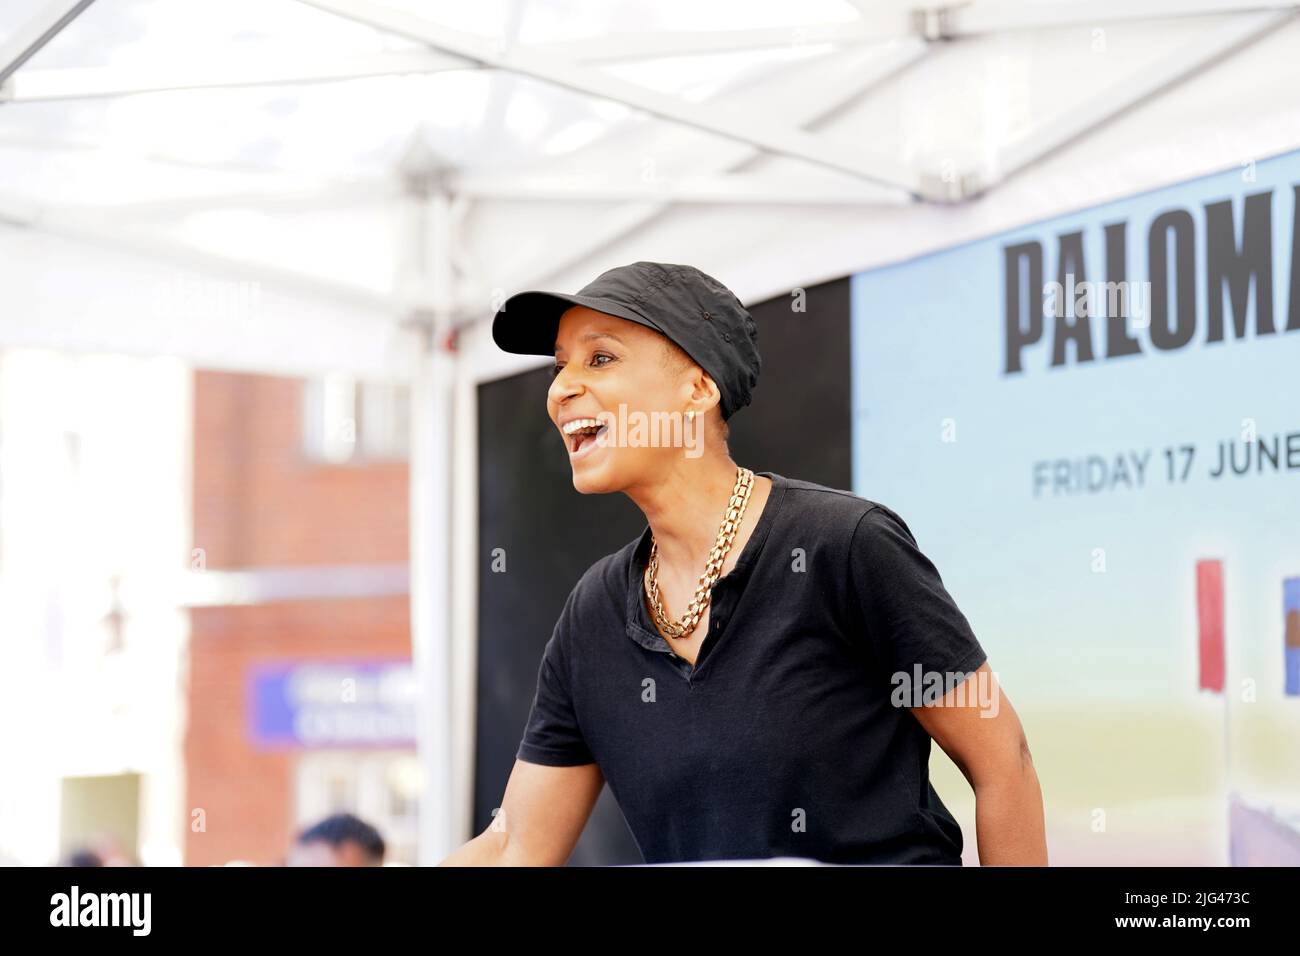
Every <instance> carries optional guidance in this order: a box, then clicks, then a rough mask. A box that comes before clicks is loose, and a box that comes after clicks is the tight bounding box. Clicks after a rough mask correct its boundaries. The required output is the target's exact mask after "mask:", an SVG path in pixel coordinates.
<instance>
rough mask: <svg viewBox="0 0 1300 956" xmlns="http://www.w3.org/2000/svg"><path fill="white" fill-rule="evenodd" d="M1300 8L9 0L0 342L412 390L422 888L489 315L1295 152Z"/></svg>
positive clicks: (464, 605) (804, 281)
mask: <svg viewBox="0 0 1300 956" xmlns="http://www.w3.org/2000/svg"><path fill="white" fill-rule="evenodd" d="M1298 9H1300V2H1264V0H1255V2H1251V0H1147V2H1144V3H1118V2H1113V0H1095V2H1030V0H1025V2H1016V3H993V2H982V0H980V2H974V3H958V4H953V5H950V6H939V7H934V8H929V9H926V10H917V9H913V5H912V4H909V3H906V2H889V3H885V2H871V0H853V2H848V0H810V2H808V3H804V4H800V5H798V6H797V7H795V6H792V5H790V4H783V3H777V2H753V0H750V2H745V3H740V2H726V3H721V2H716V3H699V2H698V0H694V2H685V0H658V2H656V3H653V4H650V3H641V2H628V3H621V4H617V5H613V4H601V3H598V2H595V0H550V2H534V3H529V4H525V3H523V2H522V0H491V2H490V0H484V2H480V3H475V4H457V3H451V2H421V0H225V2H221V0H169V2H164V0H98V2H94V3H92V2H90V0H9V2H7V3H6V4H5V5H4V6H3V8H0V348H4V347H9V346H43V347H50V348H57V349H66V350H73V351H111V352H124V353H131V354H141V355H152V354H168V355H175V356H180V357H182V358H184V359H187V360H189V361H192V362H193V363H194V364H196V365H199V366H203V367H211V368H222V369H232V370H243V371H254V372H271V373H277V374H304V375H305V374H313V373H319V372H325V371H342V372H348V373H352V374H355V375H358V376H363V377H369V378H381V379H397V380H404V381H408V382H409V383H410V384H411V386H412V395H413V401H414V403H415V407H414V411H415V414H414V415H413V416H412V418H413V423H414V424H413V442H412V468H411V495H412V510H411V514H412V538H411V541H412V555H411V582H412V583H411V599H412V617H413V619H412V641H413V646H414V649H415V658H416V662H417V667H418V669H419V672H420V675H421V680H422V683H423V690H424V692H423V693H422V695H421V696H422V700H423V702H424V705H425V706H426V707H428V708H429V710H428V711H427V712H426V713H425V714H424V715H423V716H424V719H423V720H422V727H424V728H427V729H428V730H429V733H428V734H427V735H426V736H425V737H424V738H423V739H422V740H421V745H420V746H421V759H422V763H423V765H424V767H425V774H426V781H425V782H426V789H425V793H426V795H427V798H428V800H427V803H426V805H425V806H424V808H423V813H422V819H423V821H425V824H426V828H425V832H424V833H423V835H422V847H421V849H422V854H421V855H422V858H423V859H425V860H429V861H432V860H436V859H439V858H440V857H441V856H442V855H444V854H445V853H446V852H448V851H449V850H450V849H451V848H452V847H453V846H454V845H456V844H457V843H459V842H460V841H461V840H463V839H464V838H465V837H466V836H467V832H466V826H467V825H468V820H469V805H470V794H469V790H468V788H469V781H470V780H471V779H472V774H471V773H470V772H469V771H470V759H471V758H470V755H471V753H472V746H471V742H470V741H468V740H465V739H463V738H460V737H453V735H452V734H451V732H450V728H451V727H453V726H457V727H461V728H464V727H472V726H473V722H472V707H473V700H472V693H471V689H472V687H473V686H474V681H473V673H474V666H475V661H474V653H473V652H474V643H475V641H474V634H475V630H474V602H475V596H476V583H475V581H474V579H473V575H474V569H475V568H476V567H477V564H478V562H477V559H476V549H477V543H476V541H475V527H474V510H475V509H474V489H475V487H476V476H475V473H474V468H475V458H476V456H475V454H474V447H475V442H476V428H475V409H474V398H475V386H476V385H477V383H479V382H481V381H484V380H488V379H491V378H494V377H498V376H501V375H504V374H509V373H512V372H514V371H518V370H522V369H525V368H530V367H534V366H536V365H537V364H538V363H539V362H540V361H544V360H540V359H537V358H535V357H533V358H530V357H525V356H511V355H505V354H503V353H501V352H500V351H499V350H497V349H496V348H495V347H494V346H493V344H492V342H491V339H490V336H489V334H488V322H489V320H490V317H491V315H492V313H493V311H494V308H495V306H496V305H498V304H499V303H500V302H501V301H502V300H503V299H504V298H505V296H507V295H509V294H510V293H512V292H515V291H518V290H520V289H524V288H537V287H546V288H556V289H568V290H576V289H577V288H578V287H580V286H581V285H583V284H585V283H586V282H587V281H589V280H590V279H591V278H593V277H594V276H595V275H597V274H598V273H599V272H601V271H603V270H604V269H606V268H609V267H611V266H614V265H618V264H621V263H624V262H629V261H633V260H635V259H655V260H661V261H673V262H690V263H693V264H695V265H698V266H699V267H701V268H703V269H704V270H705V271H707V272H709V273H711V274H714V275H716V276H718V277H719V278H721V279H722V280H723V281H724V282H726V283H727V284H728V285H729V286H731V288H733V289H734V290H735V291H736V292H737V294H738V295H740V296H741V298H742V299H744V300H745V301H759V300H762V299H765V298H768V297H771V296H773V295H781V294H788V293H789V292H790V291H791V290H792V289H797V288H801V287H806V286H808V285H811V284H815V283H817V282H820V281H823V280H826V279H831V278H836V277H839V276H843V275H845V274H848V273H852V272H855V271H858V270H861V269H863V268H867V267H870V266H875V265H881V264H884V263H887V262H890V261H897V260H899V259H902V258H907V257H910V256H913V255H917V254H920V253H923V252H926V251H928V250H931V249H935V248H939V247H944V246H949V245H953V244H956V243H958V242H961V241H964V240H967V239H971V238H975V237H978V236H981V235H986V234H988V233H991V232H995V231H998V230H1000V229H1003V228H1006V227H1008V226H1011V225H1014V224H1017V223H1022V222H1026V221H1030V220H1033V219H1039V218H1044V217H1047V216H1050V215H1053V214H1055V213H1059V212H1062V211H1065V210H1069V209H1073V208H1079V207H1085V206H1089V205H1093V204H1096V203H1098V202H1101V201H1104V200H1107V199H1110V198H1114V197H1118V196H1123V195H1126V194H1130V193H1134V192H1138V191H1141V190H1144V189H1148V188H1151V187H1155V186H1158V185H1163V184H1167V183H1170V182H1174V181H1177V180H1180V179H1186V178H1190V177H1194V176H1197V175H1201V174H1204V173H1207V172H1210V171H1214V170H1221V169H1225V168H1233V167H1236V166H1238V165H1244V166H1248V165H1249V164H1250V163H1251V162H1252V161H1253V160H1256V159H1260V158H1263V157H1265V156H1268V155H1272V154H1276V153H1278V152H1282V151H1286V150H1289V149H1294V148H1296V147H1298V146H1300V106H1298V104H1297V101H1296V98H1295V92H1294V91H1295V90H1297V89H1300V60H1297V58H1296V56H1295V50H1296V49H1297V47H1298V45H1300V24H1298V23H1297V21H1296V14H1297V10H1298ZM449 449H455V454H454V455H453V454H448V453H447V452H448V450H449ZM453 502H454V507H453V506H452V504H453ZM453 715H455V716H456V718H457V719H456V720H454V721H453V719H452V718H453Z"/></svg>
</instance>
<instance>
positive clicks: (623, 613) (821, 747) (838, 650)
mask: <svg viewBox="0 0 1300 956" xmlns="http://www.w3.org/2000/svg"><path fill="white" fill-rule="evenodd" d="M758 474H759V475H762V476H764V477H767V478H770V479H771V481H772V488H771V493H770V495H769V497H768V500H767V502H766V504H765V506H764V508H763V511H762V512H761V514H760V515H759V519H758V522H757V523H756V525H755V526H754V530H753V533H752V534H751V535H750V537H749V540H748V541H747V542H746V543H745V546H744V548H743V550H742V551H741V555H740V557H739V559H738V560H737V562H736V566H735V567H734V568H733V569H732V570H731V571H729V572H728V573H727V574H725V575H723V576H722V577H720V578H719V579H718V581H717V583H716V584H715V585H714V587H713V591H712V595H711V598H710V610H709V629H708V632H707V634H706V635H705V637H704V639H703V641H702V642H701V644H700V647H699V651H698V653H697V655H696V660H695V663H694V664H692V663H691V662H689V661H687V660H686V659H685V658H682V657H679V656H678V655H677V654H675V653H674V652H673V651H672V648H671V647H670V646H669V644H668V641H667V640H666V639H665V638H664V637H663V636H662V635H661V634H660V633H659V632H658V631H657V630H656V628H655V626H654V623H653V622H652V620H651V618H650V614H649V611H648V610H647V608H646V606H645V602H644V600H643V599H642V594H643V593H644V591H643V584H642V580H643V578H642V576H643V574H644V571H645V567H646V561H647V560H648V558H649V553H650V543H651V529H650V527H649V525H647V526H646V528H645V530H644V531H642V533H641V535H640V537H638V538H637V539H636V540H634V541H631V542H629V543H628V544H626V545H624V546H623V547H622V548H621V549H620V550H618V551H616V552H614V553H613V554H609V555H606V556H605V557H603V558H601V559H600V560H599V561H597V562H596V563H595V564H593V565H592V566H591V567H590V568H589V569H588V570H587V571H586V572H585V573H584V574H583V576H582V577H581V579H580V580H579V581H578V583H577V584H576V585H575V586H574V588H573V590H572V591H571V592H570V593H569V596H568V598H567V599H566V601H565V604H564V608H563V610H562V611H561V613H560V617H559V620H558V621H557V622H556V624H555V628H554V631H553V633H552V635H551V637H550V639H549V641H548V642H547V644H546V647H545V650H544V652H543V655H542V660H541V663H540V666H539V668H538V677H537V685H536V693H535V695H534V698H533V702H532V706H531V710H530V713H529V716H528V721H527V723H526V725H525V729H524V733H523V737H522V740H521V742H520V744H519V748H518V750H517V752H516V756H517V757H518V759H520V760H523V761H526V762H529V763H536V764H544V765H548V766H576V765H581V764H590V763H596V764H598V765H599V767H600V770H601V772H602V774H603V776H604V778H605V781H606V783H607V784H608V785H609V788H610V792H611V793H612V794H613V796H614V798H615V800H616V801H617V802H618V805H619V809H620V810H621V811H622V813H623V816H624V819H625V820H626V821H627V824H628V828H629V829H630V830H631V832H632V836H633V838H634V839H635V841H636V844H637V847H638V848H639V849H640V851H641V854H642V856H643V858H644V859H645V862H647V863H667V862H686V861H697V860H723V859H758V858H768V857H776V856H794V857H803V858H807V859H814V860H821V861H825V862H831V863H884V864H901V863H908V864H949V865H960V864H961V852H962V833H961V828H960V826H959V825H958V823H957V821H956V820H955V819H954V817H953V816H952V814H951V813H950V812H949V811H948V809H947V807H945V806H944V805H943V802H942V801H941V800H940V799H939V795H938V794H937V793H936V792H935V790H934V788H933V786H931V784H930V779H929V757H930V742H931V740H930V736H929V734H927V733H926V732H925V730H924V728H923V727H922V726H921V724H920V723H919V722H918V721H917V720H916V718H915V717H914V716H913V715H912V713H911V712H910V711H909V710H908V709H907V708H908V706H910V704H902V703H897V702H896V701H898V700H899V696H900V695H898V694H897V693H896V688H897V687H898V686H899V684H898V680H899V678H898V676H897V675H900V674H907V675H909V676H920V675H922V674H926V675H928V674H931V673H933V672H938V673H940V674H944V675H953V674H958V675H969V673H970V672H972V671H974V670H975V669H976V668H978V667H979V666H980V665H981V664H982V663H983V662H984V661H985V657H986V655H985V652H984V649H983V648H982V647H981V645H980V643H979V641H978V640H977V639H976V637H975V635H974V633H972V630H971V627H970V624H969V623H968V621H967V619H966V617H965V616H964V615H963V614H962V612H961V611H960V610H959V609H958V607H957V605H956V603H955V602H954V601H953V599H952V597H951V596H950V595H949V593H948V591H947V590H946V589H945V587H944V585H943V582H942V580H941V578H940V576H939V572H938V570H937V569H936V568H935V566H934V564H933V563H932V562H931V561H930V560H929V559H928V558H927V557H926V556H925V555H924V554H923V553H922V552H921V551H920V549H919V547H918V546H917V543H916V540H915V538H914V537H913V536H912V533H911V531H910V529H909V528H908V527H907V525H906V524H905V523H904V521H903V519H902V518H901V517H899V516H898V515H897V514H896V513H895V512H893V511H892V510H890V509H889V508H887V507H886V506H885V505H882V504H879V503H877V502H874V501H871V500H868V499H866V498H863V497H860V496H858V495H855V494H853V493H851V492H848V491H843V490H840V489H836V488H830V487H826V486H823V485H819V484H815V483H813V482H808V481H801V480H798V479H794V478H786V477H784V476H782V475H779V474H776V473H774V472H767V471H762V472H758ZM961 679H963V678H962V677H958V678H957V680H958V682H960V680H961ZM952 680H953V679H952V678H951V677H949V678H948V683H947V684H946V685H945V686H947V687H951V686H953V684H952ZM906 700H908V701H911V702H914V700H915V699H914V698H911V697H908V698H906Z"/></svg>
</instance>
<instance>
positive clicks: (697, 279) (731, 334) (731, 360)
mask: <svg viewBox="0 0 1300 956" xmlns="http://www.w3.org/2000/svg"><path fill="white" fill-rule="evenodd" d="M575 305H585V306H586V307H587V308H589V309H595V310H596V311H597V312H604V313H605V314H607V315H613V316H617V317H618V318H620V319H627V320H628V321H630V322H636V323H638V324H640V325H644V326H646V327H647V328H650V329H654V330H655V331H656V332H660V333H662V334H663V335H665V336H667V337H668V338H669V339H671V340H672V341H673V342H676V343H677V344H678V345H679V346H681V349H682V351H684V352H685V353H686V354H687V355H689V356H690V357H691V359H692V360H693V361H694V362H695V363H696V364H697V365H699V366H700V368H702V369H704V371H706V372H708V373H709V377H710V378H712V379H713V381H714V383H716V384H717V386H718V391H719V392H721V393H722V402H721V409H722V417H723V419H724V420H726V419H728V418H730V417H731V416H732V415H733V414H735V412H736V411H738V410H739V409H741V408H744V407H745V406H746V405H748V404H749V402H750V399H751V398H752V397H753V391H754V386H756V385H757V384H758V373H759V371H760V369H761V368H762V362H761V360H760V359H759V355H758V326H757V325H756V324H755V323H754V318H753V316H751V315H750V314H749V312H748V311H747V310H746V309H745V307H744V306H743V305H741V304H740V300H739V299H737V298H736V296H735V294H734V293H733V292H732V291H731V290H730V289H728V288H727V287H726V286H725V285H723V284H722V283H721V282H719V281H718V280H717V279H715V278H713V277H712V276H710V275H707V274H705V273H703V272H701V271H700V270H699V269H697V268H695V267H694V266H686V265H679V264H676V263H672V262H633V263H630V264H628V265H625V266H618V267H617V268H614V269H609V270H607V271H605V272H602V273H601V274H600V275H598V276H597V277H596V278H595V279H593V280H592V281H591V282H588V283H587V284H586V285H585V286H583V287H582V288H581V289H579V290H578V291H577V292H576V293H575V294H572V295H570V294H569V293H566V292H543V291H540V290H529V291H527V292H516V293H515V294H514V295H512V296H510V298H508V299H506V301H505V302H504V303H502V305H501V308H500V309H499V310H497V314H496V317H495V318H493V320H492V340H493V341H494V342H496V344H497V345H498V346H500V347H501V348H502V349H503V350H504V351H506V352H517V353H519V354H521V355H554V354H555V333H556V330H557V328H558V327H559V324H560V316H561V315H562V314H563V313H564V310H565V309H569V308H572V307H573V306H575Z"/></svg>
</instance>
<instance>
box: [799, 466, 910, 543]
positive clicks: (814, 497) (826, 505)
mask: <svg viewBox="0 0 1300 956" xmlns="http://www.w3.org/2000/svg"><path fill="white" fill-rule="evenodd" d="M782 480H783V482H784V484H785V488H786V499H787V500H786V503H787V504H788V505H789V507H790V508H791V510H793V511H799V510H806V511H807V512H809V514H810V515H820V516H823V517H829V518H831V519H833V520H835V522H836V523H842V522H844V521H848V522H850V524H849V530H850V531H851V530H852V529H853V528H854V527H855V526H856V525H857V523H858V521H860V520H861V519H862V518H863V517H864V516H865V515H867V514H868V513H871V512H873V511H877V510H880V511H881V512H882V515H883V516H886V517H892V518H894V519H898V515H897V514H896V513H895V512H893V511H892V510H890V509H889V508H887V507H886V506H885V505H883V504H882V503H881V502H879V501H877V500H875V499H873V498H868V497H866V496H864V495H860V494H858V493H857V492H854V491H850V490H849V489H847V488H837V487H834V486H832V485H823V484H818V483H817V482H815V481H807V480H805V479H802V478H783V479H782ZM899 520H901V519H899Z"/></svg>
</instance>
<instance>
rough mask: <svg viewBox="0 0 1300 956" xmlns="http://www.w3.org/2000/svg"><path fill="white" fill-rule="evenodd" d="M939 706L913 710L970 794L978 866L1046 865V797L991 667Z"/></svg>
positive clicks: (982, 668)
mask: <svg viewBox="0 0 1300 956" xmlns="http://www.w3.org/2000/svg"><path fill="white" fill-rule="evenodd" d="M963 684H964V685H966V687H965V691H963V689H962V686H957V687H954V688H953V689H952V690H951V691H949V692H948V694H947V696H945V697H944V698H943V699H942V701H941V702H940V703H939V704H935V705H927V706H923V707H913V708H911V711H912V714H913V715H914V716H915V717H916V719H917V720H918V721H920V723H921V726H922V727H924V728H925V731H926V733H928V734H929V735H930V736H931V737H932V738H934V742H935V743H937V744H938V745H939V746H940V747H941V748H943V751H944V753H946V754H947V755H948V756H949V757H951V758H952V761H953V763H955V764H956V765H957V767H958V769H959V770H961V772H962V774H963V775H965V777H966V779H967V781H969V782H970V785H971V789H972V790H974V791H975V830H976V841H977V844H978V847H979V857H980V865H981V866H1047V839H1046V836H1045V833H1044V831H1045V827H1044V823H1043V794H1042V791H1041V789H1040V788H1039V785H1038V774H1037V773H1035V771H1034V763H1033V760H1032V758H1031V757H1030V754H1029V743H1028V741H1027V740H1026V739H1025V732H1024V729H1023V728H1022V727H1021V726H1020V718H1019V717H1018V716H1017V715H1016V712H1015V709H1014V708H1013V707H1012V706H1011V701H1009V700H1008V699H1007V697H1006V695H1005V694H1003V693H1002V691H1001V689H1000V688H999V687H998V684H997V681H996V680H995V679H994V676H993V672H992V670H991V669H990V668H989V665H988V662H987V661H986V662H985V663H983V664H981V665H980V667H979V668H978V669H977V670H976V671H974V672H973V673H972V674H971V675H970V676H969V677H967V678H966V680H965V681H964V682H963Z"/></svg>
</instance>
